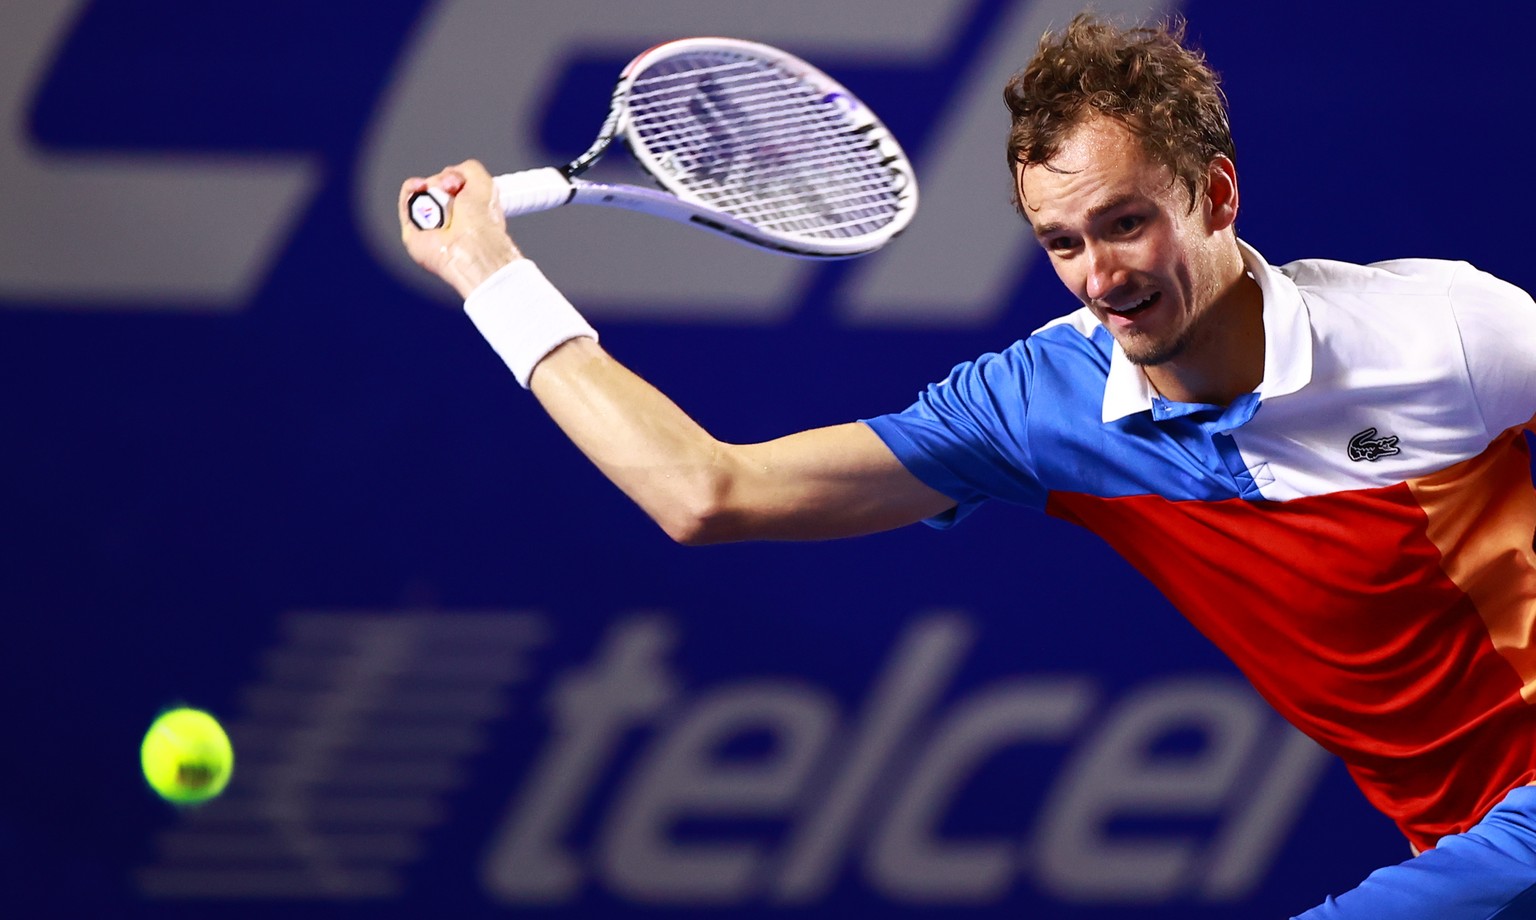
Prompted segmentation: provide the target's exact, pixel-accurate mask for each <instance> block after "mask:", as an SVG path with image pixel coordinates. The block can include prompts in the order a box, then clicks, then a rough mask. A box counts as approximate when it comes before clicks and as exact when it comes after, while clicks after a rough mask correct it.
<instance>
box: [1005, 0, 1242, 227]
mask: <svg viewBox="0 0 1536 920" xmlns="http://www.w3.org/2000/svg"><path fill="white" fill-rule="evenodd" d="M1220 82H1221V78H1220V77H1219V76H1217V74H1216V72H1215V71H1214V70H1212V69H1211V68H1210V66H1209V65H1207V64H1206V61H1205V55H1204V54H1202V53H1201V52H1200V51H1198V50H1195V49H1192V48H1188V47H1186V46H1185V44H1184V21H1183V20H1182V19H1173V20H1170V21H1167V22H1164V23H1160V24H1158V25H1152V26H1136V27H1132V28H1124V29H1122V28H1119V27H1117V26H1115V25H1113V24H1111V23H1109V22H1106V21H1104V20H1103V19H1100V18H1098V17H1097V16H1095V15H1093V14H1092V13H1080V14H1078V15H1077V16H1076V17H1074V18H1073V20H1072V22H1071V23H1070V24H1068V26H1067V28H1066V29H1065V30H1064V31H1062V32H1061V33H1059V34H1053V33H1050V32H1047V33H1046V34H1045V35H1044V36H1043V37H1042V38H1041V39H1040V47H1039V48H1038V49H1037V50H1036V52H1035V56H1034V58H1033V59H1032V60H1031V61H1030V62H1029V64H1028V66H1026V67H1025V68H1024V69H1023V70H1021V71H1019V72H1018V73H1017V74H1015V75H1014V76H1013V78H1012V79H1011V80H1009V81H1008V86H1007V87H1006V88H1005V89H1004V90H1003V99H1004V101H1005V102H1007V103H1008V111H1009V112H1010V113H1011V114H1012V116H1013V126H1012V128H1011V129H1010V130H1009V132H1008V164H1009V169H1013V168H1014V167H1015V166H1032V165H1039V164H1043V163H1046V162H1048V161H1049V160H1050V159H1051V158H1052V157H1054V156H1055V155H1056V153H1057V152H1058V151H1059V150H1060V148H1061V144H1062V142H1063V141H1065V140H1066V138H1067V135H1068V134H1070V133H1071V131H1072V130H1073V129H1074V128H1076V127H1077V125H1078V124H1079V123H1081V122H1082V120H1083V119H1084V118H1085V117H1086V116H1087V115H1088V114H1089V113H1090V112H1097V113H1099V114H1102V115H1106V116H1108V117H1110V118H1113V119H1115V120H1116V121H1118V122H1120V123H1121V124H1123V125H1125V126H1126V127H1127V128H1129V129H1130V130H1131V132H1132V133H1134V134H1135V135H1136V136H1137V137H1139V138H1140V139H1141V143H1142V145H1143V147H1144V149H1145V150H1146V152H1147V155H1148V156H1150V157H1151V158H1152V159H1153V161H1154V162H1158V163H1162V164H1163V165H1165V166H1167V167H1168V168H1169V169H1170V170H1172V172H1173V174H1174V177H1175V178H1176V179H1178V180H1179V181H1180V182H1182V183H1183V184H1184V187H1185V188H1186V189H1187V190H1188V191H1189V197H1190V206H1191V207H1194V203H1195V202H1196V201H1198V200H1199V196H1200V194H1201V193H1203V192H1204V191H1205V185H1206V181H1207V172H1206V170H1207V168H1208V167H1209V166H1210V164H1211V161H1212V160H1213V159H1215V158H1216V157H1217V156H1225V157H1227V158H1228V159H1232V160H1235V159H1236V151H1235V149H1234V147H1233V145H1232V130H1231V127H1230V126H1229V124H1228V122H1227V100H1226V96H1225V95H1224V94H1223V93H1222V91H1221V86H1220ZM1013 198H1014V206H1015V207H1017V208H1019V209H1020V211H1021V212H1022V210H1023V202H1021V201H1019V192H1018V188H1017V183H1015V187H1014V193H1013Z"/></svg>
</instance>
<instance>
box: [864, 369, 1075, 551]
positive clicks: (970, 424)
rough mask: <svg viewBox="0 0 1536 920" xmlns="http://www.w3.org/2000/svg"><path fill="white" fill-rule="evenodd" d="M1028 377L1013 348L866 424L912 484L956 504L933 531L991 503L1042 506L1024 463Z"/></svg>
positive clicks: (1026, 455) (1039, 488)
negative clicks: (994, 500) (913, 479)
mask: <svg viewBox="0 0 1536 920" xmlns="http://www.w3.org/2000/svg"><path fill="white" fill-rule="evenodd" d="M1028 370H1029V360H1028V354H1027V352H1026V350H1025V348H1024V346H1023V344H1022V343H1018V344H1016V345H1015V346H1014V347H1012V348H1010V349H1008V350H1007V351H1005V352H1002V353H1000V354H991V355H986V356H983V357H981V358H978V359H977V360H975V361H969V362H966V363H965V364H961V365H959V366H957V367H956V368H955V369H954V370H953V371H951V372H950V374H949V376H948V377H947V378H945V379H944V380H942V381H940V382H938V383H935V384H933V385H931V386H929V387H928V388H927V389H925V390H924V391H923V392H922V393H921V394H919V395H918V398H917V402H915V403H913V404H912V405H911V406H910V407H908V408H907V409H906V410H904V411H902V412H896V413H891V414H889V415H882V416H878V417H876V418H870V419H864V420H863V422H864V424H866V425H868V426H869V427H870V428H871V429H873V430H874V432H875V434H877V435H879V436H880V439H881V440H883V441H884V442H885V444H886V446H888V447H889V448H890V449H891V451H892V452H893V453H895V454H896V457H897V459H899V460H900V461H901V462H902V464H903V465H904V466H906V468H907V469H908V470H910V471H911V472H912V474H913V475H914V476H916V477H917V478H918V479H920V480H922V481H923V482H924V483H925V484H927V485H928V486H930V487H932V488H934V489H936V490H938V491H939V492H942V493H943V494H945V495H947V496H949V497H950V498H952V499H954V500H955V507H954V508H952V509H950V510H949V511H947V512H945V513H944V514H941V515H938V516H937V517H934V518H930V519H928V521H926V523H927V524H929V525H930V526H933V527H937V528H940V529H947V528H949V527H951V526H953V525H954V524H956V523H958V522H959V521H960V520H961V519H962V518H964V517H965V516H966V515H968V514H970V513H971V512H972V511H974V510H976V508H977V507H979V506H980V505H981V504H982V503H983V502H985V501H986V500H988V499H991V498H997V499H1001V500H1003V501H1007V502H1012V503H1016V504H1023V505H1029V506H1032V507H1036V508H1043V507H1044V506H1045V499H1046V492H1045V489H1044V488H1043V487H1042V486H1041V484H1040V482H1039V480H1038V479H1037V478H1036V476H1035V474H1034V472H1033V470H1032V468H1031V467H1032V464H1031V463H1030V462H1029V449H1028V438H1027V431H1028V428H1027V424H1026V423H1027V420H1028V413H1029V407H1028Z"/></svg>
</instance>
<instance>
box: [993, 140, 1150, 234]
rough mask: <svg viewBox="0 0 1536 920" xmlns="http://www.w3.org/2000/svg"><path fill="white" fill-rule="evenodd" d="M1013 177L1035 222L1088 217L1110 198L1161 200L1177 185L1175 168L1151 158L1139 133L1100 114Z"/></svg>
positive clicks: (1015, 172)
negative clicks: (1052, 152)
mask: <svg viewBox="0 0 1536 920" xmlns="http://www.w3.org/2000/svg"><path fill="white" fill-rule="evenodd" d="M1014 179H1015V181H1016V182H1017V183H1018V188H1019V200H1020V201H1021V202H1022V203H1023V205H1024V216H1025V217H1026V218H1028V220H1029V222H1030V224H1032V225H1033V226H1035V227H1036V228H1039V227H1041V226H1042V225H1044V224H1053V225H1054V224H1061V223H1072V222H1076V221H1079V220H1084V219H1086V218H1087V217H1088V216H1089V215H1091V214H1092V213H1094V212H1096V211H1098V210H1100V209H1102V207H1103V206H1104V205H1105V204H1106V203H1108V202H1116V201H1123V200H1126V199H1128V198H1143V199H1150V200H1155V201H1159V202H1161V201H1162V199H1163V198H1164V197H1165V196H1167V195H1168V194H1170V193H1171V192H1172V191H1173V189H1174V185H1175V182H1174V176H1173V171H1172V170H1170V169H1169V168H1168V167H1167V166H1164V165H1162V164H1161V163H1157V162H1155V161H1153V160H1152V158H1151V157H1150V156H1148V155H1147V152H1146V148H1145V147H1143V146H1142V143H1141V139H1140V138H1138V137H1137V136H1136V135H1135V134H1134V133H1132V131H1131V130H1130V129H1129V128H1127V127H1125V125H1123V124H1121V123H1120V122H1118V121H1115V120H1114V119H1112V118H1107V117H1105V116H1102V115H1094V116H1090V117H1089V118H1088V119H1085V120H1084V121H1083V122H1082V123H1081V124H1079V125H1078V126H1077V127H1075V128H1073V129H1072V131H1071V133H1069V134H1068V135H1067V137H1066V139H1065V140H1063V141H1062V144H1061V148H1060V149H1059V150H1058V151H1057V152H1056V155H1055V156H1054V157H1052V158H1051V159H1050V160H1049V161H1047V162H1045V163H1036V164H1031V165H1029V166H1021V167H1017V168H1015V170H1014Z"/></svg>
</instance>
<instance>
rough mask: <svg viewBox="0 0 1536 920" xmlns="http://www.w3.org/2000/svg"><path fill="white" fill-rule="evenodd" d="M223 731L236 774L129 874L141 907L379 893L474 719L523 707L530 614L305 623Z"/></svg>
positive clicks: (324, 617)
mask: <svg viewBox="0 0 1536 920" xmlns="http://www.w3.org/2000/svg"><path fill="white" fill-rule="evenodd" d="M283 635H284V644H283V645H282V646H280V647H278V648H277V649H274V650H273V651H271V652H270V653H269V654H268V655H267V657H266V659H265V662H264V667H263V669H262V671H263V676H262V680H261V682H260V683H258V684H257V685H256V686H254V687H251V688H249V689H248V690H247V692H246V693H245V694H244V697H243V705H244V713H243V717H242V718H239V719H238V720H237V721H234V722H232V723H231V725H230V737H231V740H232V741H233V742H234V746H235V751H236V758H237V760H236V764H235V777H234V780H233V781H232V782H231V784H230V787H229V789H228V791H227V792H226V793H225V795H224V796H223V797H222V798H219V799H216V800H214V801H213V802H210V803H208V804H207V805H204V806H201V807H199V808H196V809H192V810H189V811H187V812H185V817H184V818H183V820H182V821H181V822H180V823H179V824H177V825H176V826H175V827H173V828H172V829H170V830H169V831H167V832H166V833H165V834H164V835H163V836H162V837H161V838H160V840H159V843H158V847H157V850H158V854H159V859H158V861H157V862H156V863H155V864H153V865H152V866H149V867H148V868H145V869H143V870H141V871H140V873H139V876H138V881H139V887H140V889H141V890H142V891H143V892H144V893H145V894H146V895H148V896H150V897H155V898H198V899H207V898H221V899H248V898H284V899H294V898H299V899H304V898H308V899H316V900H337V899H340V900H349V899H365V898H387V897H393V896H395V895H397V894H399V892H400V891H401V889H402V887H403V879H402V875H401V870H402V869H403V868H404V867H405V866H407V865H408V864H410V863H412V862H414V861H415V860H416V859H417V858H418V857H419V856H420V855H421V852H422V836H423V833H424V832H425V831H426V830H427V829H428V828H430V827H433V826H436V825H439V824H442V823H443V822H444V821H446V820H447V818H448V815H447V813H446V811H445V809H444V807H443V803H442V799H443V796H444V795H445V794H446V793H448V792H450V791H452V790H454V789H458V788H460V787H462V786H463V785H465V783H466V780H467V779H468V770H467V763H468V761H469V759H470V758H471V757H472V756H473V755H474V754H475V753H476V752H477V751H479V750H480V749H481V748H482V747H483V746H484V744H485V739H486V731H485V726H486V724H487V723H489V722H492V721H494V720H497V719H501V718H504V717H505V716H506V715H507V713H508V712H509V711H511V710H514V709H520V708H522V707H520V706H519V704H520V703H521V702H523V701H522V700H521V699H520V698H519V697H517V696H516V695H515V694H512V693H509V692H508V691H509V689H510V688H513V687H516V686H517V685H518V684H520V683H522V682H524V681H526V680H527V679H528V678H529V677H530V676H531V675H532V672H533V668H532V667H531V658H532V652H533V650H534V649H536V648H538V647H539V646H540V645H542V644H543V642H544V636H545V629H544V625H543V623H542V621H541V620H539V619H538V618H535V617H533V616H529V615H519V614H506V613H499V614H498V613H457V614H447V613H429V614H412V613H407V614H398V615H388V614H374V615H369V614H343V613H330V614H326V613H304V614H294V615H291V616H289V617H288V618H287V620H286V621H285V623H284V627H283Z"/></svg>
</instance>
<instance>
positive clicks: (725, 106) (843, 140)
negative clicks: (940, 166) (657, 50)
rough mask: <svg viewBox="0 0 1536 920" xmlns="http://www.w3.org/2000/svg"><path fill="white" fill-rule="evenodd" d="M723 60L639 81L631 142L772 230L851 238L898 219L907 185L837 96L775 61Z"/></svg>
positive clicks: (711, 200) (680, 63)
mask: <svg viewBox="0 0 1536 920" xmlns="http://www.w3.org/2000/svg"><path fill="white" fill-rule="evenodd" d="M722 56H723V55H718V54H717V55H712V56H711V57H714V58H716V60H714V61H705V62H702V63H701V62H700V61H699V59H698V56H696V55H695V56H692V57H689V56H683V57H681V58H675V59H669V60H665V61H661V62H659V63H658V64H656V65H655V66H653V67H652V68H650V69H648V70H647V71H646V72H645V73H644V74H642V75H641V76H640V77H639V78H638V79H637V80H636V81H635V83H634V86H633V88H632V90H631V96H630V102H629V111H630V118H631V138H632V142H634V141H636V140H638V142H639V143H640V144H641V145H643V146H644V148H645V150H646V152H648V153H649V155H650V156H651V157H652V158H653V159H654V160H655V161H656V162H657V163H658V164H660V165H661V167H662V169H663V171H664V172H666V173H668V174H669V175H670V176H671V177H672V178H673V180H674V181H676V182H677V183H678V184H680V185H681V186H682V187H683V188H685V189H686V190H687V191H688V192H690V193H692V194H693V195H694V196H696V197H697V198H699V199H700V200H702V201H704V202H705V203H706V204H708V205H709V206H711V207H714V208H718V209H719V210H722V211H725V212H726V213H728V214H731V215H732V216H734V217H737V218H738V219H741V220H744V221H748V222H750V223H753V224H755V225H757V226H759V227H762V228H764V229H767V230H772V231H777V232H781V233H796V234H805V235H811V236H823V237H828V236H830V237H849V236H858V235H861V234H864V233H870V232H874V231H877V230H878V229H879V228H881V227H883V226H884V225H886V224H887V223H889V222H890V221H891V220H893V219H894V217H895V215H896V213H897V212H898V211H899V209H900V203H901V202H900V197H899V195H900V192H901V189H902V182H903V179H904V177H903V176H901V175H900V174H898V173H897V172H896V171H895V170H893V169H891V168H890V166H889V163H888V161H887V157H886V155H885V154H883V153H882V152H881V151H880V150H879V149H878V148H877V146H876V144H875V142H874V140H873V139H872V138H871V136H870V135H869V134H868V133H867V131H866V130H863V128H864V126H863V125H861V124H859V123H856V122H855V120H854V119H853V118H851V117H850V116H849V114H848V112H847V111H846V110H845V109H844V108H842V107H840V106H839V104H838V99H837V98H836V97H835V96H832V95H829V94H827V93H825V92H824V91H823V90H822V89H821V88H819V87H816V86H813V85H811V84H809V83H807V82H805V81H803V80H801V79H800V78H798V77H796V76H795V75H793V74H790V73H788V72H787V71H785V70H783V69H781V68H779V67H777V66H774V65H772V64H770V63H768V62H765V61H760V60H757V59H753V58H741V59H735V60H724V61H721V60H718V58H720V57H722Z"/></svg>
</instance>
